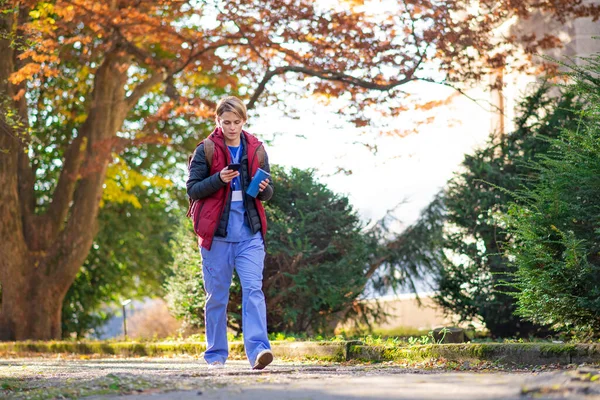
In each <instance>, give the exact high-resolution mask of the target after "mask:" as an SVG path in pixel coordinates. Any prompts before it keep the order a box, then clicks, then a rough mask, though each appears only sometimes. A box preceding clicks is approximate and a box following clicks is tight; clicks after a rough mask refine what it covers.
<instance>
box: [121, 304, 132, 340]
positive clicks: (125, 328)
mask: <svg viewBox="0 0 600 400" xmlns="http://www.w3.org/2000/svg"><path fill="white" fill-rule="evenodd" d="M129 303H131V299H127V300H123V301H122V302H121V307H123V334H124V336H125V340H127V313H126V312H125V306H126V305H127V304H129Z"/></svg>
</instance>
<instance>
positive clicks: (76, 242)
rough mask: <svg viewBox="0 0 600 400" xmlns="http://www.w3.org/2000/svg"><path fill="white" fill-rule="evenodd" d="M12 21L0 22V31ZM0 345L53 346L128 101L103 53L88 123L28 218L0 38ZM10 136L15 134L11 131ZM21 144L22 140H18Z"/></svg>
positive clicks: (7, 62)
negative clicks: (45, 199)
mask: <svg viewBox="0 0 600 400" xmlns="http://www.w3.org/2000/svg"><path fill="white" fill-rule="evenodd" d="M11 18H15V16H10V15H0V32H1V31H4V32H7V31H9V30H10V27H11V26H14V25H15V24H14V23H13V20H12V19H11ZM0 54H4V55H5V57H1V58H0V100H1V103H0V104H2V105H6V106H3V107H0V188H1V190H0V221H2V223H1V224H0V283H1V285H2V287H1V293H2V298H1V306H0V340H26V339H34V340H48V339H60V338H61V336H62V330H61V311H62V302H63V299H64V297H65V295H66V293H67V290H68V289H69V287H70V286H71V284H72V283H73V281H74V280H75V277H76V275H77V272H78V271H79V268H80V267H81V265H82V264H83V262H84V261H85V259H86V257H87V255H88V252H89V250H90V247H91V246H92V242H93V239H94V235H95V233H96V229H95V226H96V218H97V215H98V209H99V203H100V199H101V198H102V190H103V184H104V179H105V173H106V168H107V166H108V163H109V161H110V160H111V156H112V146H113V144H114V142H113V140H114V138H115V137H116V134H117V131H118V130H119V129H120V128H121V126H122V124H123V122H124V120H125V117H126V113H127V111H128V110H129V109H130V108H131V106H132V105H133V104H134V99H132V98H131V97H130V98H127V97H126V96H125V83H126V81H127V70H128V64H127V60H126V58H125V57H124V56H123V55H122V54H120V53H118V52H115V53H110V54H106V56H105V58H104V60H103V63H102V65H101V66H100V67H99V68H98V70H97V71H96V73H95V77H94V90H93V92H92V95H91V96H92V99H91V100H92V101H91V106H90V109H89V113H88V118H87V120H86V122H85V123H84V124H83V126H82V127H81V128H80V130H79V132H78V135H77V138H76V139H75V140H73V141H72V143H71V144H70V147H69V149H68V150H67V151H66V152H65V156H64V160H63V170H62V171H61V174H60V177H59V179H58V181H57V182H56V189H55V191H54V193H53V196H52V201H51V203H50V205H49V206H48V208H47V211H46V212H45V213H44V214H41V215H40V214H37V213H36V212H35V204H32V203H33V202H32V199H33V184H34V182H33V179H32V177H33V176H34V174H32V170H31V163H30V161H29V159H28V158H26V159H23V157H26V156H24V154H27V152H26V150H27V147H28V144H27V138H26V130H22V129H20V128H19V127H18V126H17V125H16V124H14V123H12V122H11V121H10V119H9V118H7V108H12V109H13V110H19V111H21V112H22V113H23V111H24V114H22V115H21V122H23V121H24V122H26V121H27V115H26V112H27V111H26V108H23V107H21V106H22V104H18V103H16V102H15V101H14V100H13V95H14V93H15V88H14V87H13V86H12V85H11V84H10V83H9V81H8V77H9V76H10V74H11V73H12V72H14V70H15V68H16V67H15V59H16V57H15V55H14V54H13V49H12V48H11V46H10V43H9V40H7V39H2V37H0ZM17 131H18V132H17ZM24 137H25V139H23V138H24Z"/></svg>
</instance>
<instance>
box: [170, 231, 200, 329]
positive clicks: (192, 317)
mask: <svg viewBox="0 0 600 400" xmlns="http://www.w3.org/2000/svg"><path fill="white" fill-rule="evenodd" d="M191 225H192V224H191V221H190V220H182V221H179V226H180V228H179V229H178V230H177V232H176V234H175V236H174V237H173V239H172V240H171V248H172V250H173V257H174V261H173V263H172V265H171V267H170V268H171V270H172V275H171V276H170V277H169V278H167V280H166V283H165V291H166V293H167V295H166V296H165V300H166V301H167V304H168V306H169V310H170V311H171V313H172V314H173V316H174V317H175V318H177V319H180V320H182V321H183V326H182V328H184V329H185V328H190V327H191V328H198V327H201V326H203V325H204V303H205V302H206V296H205V293H204V284H203V281H202V264H201V259H200V252H199V250H198V243H197V241H196V237H195V235H194V234H193V229H192V226H191Z"/></svg>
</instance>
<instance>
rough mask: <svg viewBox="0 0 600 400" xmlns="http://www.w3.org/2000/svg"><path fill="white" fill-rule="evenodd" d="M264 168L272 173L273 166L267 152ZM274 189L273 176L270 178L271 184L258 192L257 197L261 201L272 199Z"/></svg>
mask: <svg viewBox="0 0 600 400" xmlns="http://www.w3.org/2000/svg"><path fill="white" fill-rule="evenodd" d="M262 169H264V170H265V171H267V172H268V173H271V166H270V165H269V156H268V154H267V153H266V152H265V165H264V167H263V168H262ZM273 190H274V189H273V180H272V179H271V178H269V186H267V187H266V188H265V190H263V191H262V192H260V193H259V194H258V196H256V198H257V199H259V200H260V201H267V200H271V197H273Z"/></svg>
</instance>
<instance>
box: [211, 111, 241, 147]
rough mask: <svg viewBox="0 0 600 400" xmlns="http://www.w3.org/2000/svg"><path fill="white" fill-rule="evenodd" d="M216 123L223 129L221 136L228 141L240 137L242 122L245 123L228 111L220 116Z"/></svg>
mask: <svg viewBox="0 0 600 400" xmlns="http://www.w3.org/2000/svg"><path fill="white" fill-rule="evenodd" d="M217 121H218V122H219V125H220V126H221V129H223V135H225V139H227V140H228V141H232V140H236V139H237V138H238V137H240V134H241V133H242V127H243V126H244V122H246V121H245V120H243V119H242V118H240V117H238V116H237V115H236V114H234V113H232V112H230V111H227V112H224V113H223V114H221V115H220V116H219V117H218V118H217Z"/></svg>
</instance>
